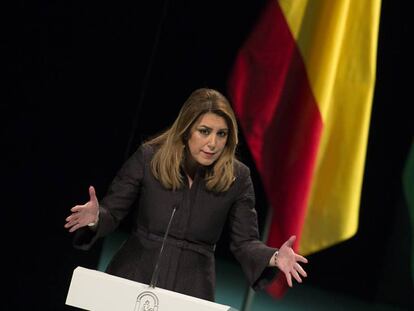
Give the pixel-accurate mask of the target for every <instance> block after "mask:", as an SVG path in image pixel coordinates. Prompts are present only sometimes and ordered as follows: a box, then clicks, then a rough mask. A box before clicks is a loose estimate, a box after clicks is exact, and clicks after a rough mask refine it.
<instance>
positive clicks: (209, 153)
mask: <svg viewBox="0 0 414 311" xmlns="http://www.w3.org/2000/svg"><path fill="white" fill-rule="evenodd" d="M201 152H202V153H203V154H204V155H205V156H206V157H208V158H212V157H213V156H214V155H215V154H216V153H215V152H207V151H204V150H201Z"/></svg>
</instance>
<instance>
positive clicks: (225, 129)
mask: <svg viewBox="0 0 414 311" xmlns="http://www.w3.org/2000/svg"><path fill="white" fill-rule="evenodd" d="M198 127H204V128H206V129H208V130H212V128H211V127H209V126H207V125H203V124H200V125H199V126H198ZM228 130H229V129H228V128H227V127H225V128H222V129H219V131H228Z"/></svg>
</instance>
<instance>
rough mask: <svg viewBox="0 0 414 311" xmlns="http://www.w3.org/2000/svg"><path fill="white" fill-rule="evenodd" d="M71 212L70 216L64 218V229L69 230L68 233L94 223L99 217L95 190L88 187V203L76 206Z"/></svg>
mask: <svg viewBox="0 0 414 311" xmlns="http://www.w3.org/2000/svg"><path fill="white" fill-rule="evenodd" d="M70 211H71V212H72V213H71V214H70V216H68V217H67V218H66V224H65V228H66V229H69V232H73V231H76V230H78V229H79V228H82V227H85V226H87V225H89V224H91V223H96V222H97V221H98V216H99V202H98V199H97V198H96V194H95V188H94V187H93V186H90V187H89V201H88V202H86V203H85V204H83V205H76V206H74V207H72V208H71V209H70Z"/></svg>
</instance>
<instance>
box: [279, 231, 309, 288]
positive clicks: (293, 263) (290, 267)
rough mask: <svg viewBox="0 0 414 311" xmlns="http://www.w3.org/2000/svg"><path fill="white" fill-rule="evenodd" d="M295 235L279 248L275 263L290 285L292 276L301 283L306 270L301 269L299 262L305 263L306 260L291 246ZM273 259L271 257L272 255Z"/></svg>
mask: <svg viewBox="0 0 414 311" xmlns="http://www.w3.org/2000/svg"><path fill="white" fill-rule="evenodd" d="M295 240H296V236H294V235H293V236H291V237H290V238H289V240H287V241H286V242H285V243H283V245H282V246H281V247H280V249H279V253H278V255H277V257H276V262H275V265H276V266H277V267H278V268H279V270H281V271H282V272H283V273H284V274H285V276H286V280H287V283H288V285H289V286H290V287H292V286H293V284H292V276H293V277H294V279H295V280H296V281H298V282H299V283H302V278H301V276H302V277H306V276H307V274H306V271H305V270H303V268H302V266H301V265H300V264H299V262H303V263H307V262H308V260H307V259H306V258H305V257H303V256H301V255H298V254H296V253H295V251H294V250H293V248H292V245H293V242H295ZM272 259H273V257H272Z"/></svg>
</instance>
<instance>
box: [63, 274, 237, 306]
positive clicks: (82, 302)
mask: <svg viewBox="0 0 414 311" xmlns="http://www.w3.org/2000/svg"><path fill="white" fill-rule="evenodd" d="M66 304H67V305H70V306H74V307H78V308H81V309H84V310H92V311H175V310H177V311H194V310H197V311H212V310H217V311H228V310H235V309H233V308H231V307H229V306H226V305H222V304H218V303H214V302H211V301H208V300H203V299H199V298H195V297H192V296H188V295H183V294H180V293H176V292H173V291H169V290H165V289H162V288H150V287H149V286H148V285H147V284H143V283H139V282H134V281H131V280H127V279H124V278H120V277H117V276H113V275H110V274H108V273H105V272H101V271H97V270H92V269H86V268H83V267H77V268H75V270H74V271H73V275H72V280H71V283H70V287H69V291H68V295H67V297H66Z"/></svg>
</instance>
